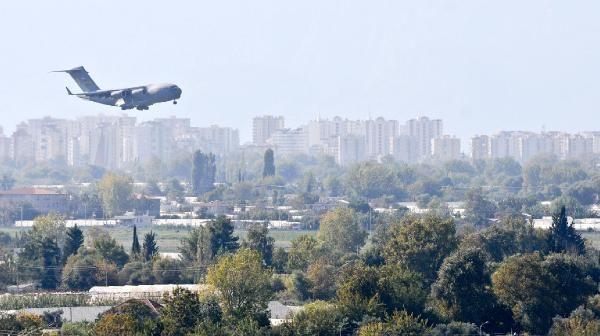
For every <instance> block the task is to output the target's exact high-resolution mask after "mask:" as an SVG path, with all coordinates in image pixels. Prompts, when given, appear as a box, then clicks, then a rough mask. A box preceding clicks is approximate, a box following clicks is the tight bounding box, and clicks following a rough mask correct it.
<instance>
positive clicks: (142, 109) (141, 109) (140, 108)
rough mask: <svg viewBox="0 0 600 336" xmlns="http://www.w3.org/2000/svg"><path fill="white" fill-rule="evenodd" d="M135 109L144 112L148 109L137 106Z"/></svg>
mask: <svg viewBox="0 0 600 336" xmlns="http://www.w3.org/2000/svg"><path fill="white" fill-rule="evenodd" d="M136 109H137V110H138V111H144V110H147V109H148V106H137V107H136Z"/></svg>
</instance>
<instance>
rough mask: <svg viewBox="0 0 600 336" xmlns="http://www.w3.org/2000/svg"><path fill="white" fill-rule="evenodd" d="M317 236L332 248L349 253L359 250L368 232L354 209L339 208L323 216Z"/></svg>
mask: <svg viewBox="0 0 600 336" xmlns="http://www.w3.org/2000/svg"><path fill="white" fill-rule="evenodd" d="M317 237H318V239H319V240H321V241H323V242H324V243H325V244H326V245H328V246H330V247H331V248H332V249H334V250H336V251H340V252H343V253H348V252H358V250H359V249H360V248H361V247H362V246H363V245H364V243H365V239H366V238H367V233H366V232H365V231H364V230H362V228H361V227H360V224H359V221H358V216H357V214H356V212H354V210H352V209H349V208H338V209H335V210H332V211H329V212H328V213H326V214H325V216H323V218H322V219H321V225H320V227H319V232H318V233H317Z"/></svg>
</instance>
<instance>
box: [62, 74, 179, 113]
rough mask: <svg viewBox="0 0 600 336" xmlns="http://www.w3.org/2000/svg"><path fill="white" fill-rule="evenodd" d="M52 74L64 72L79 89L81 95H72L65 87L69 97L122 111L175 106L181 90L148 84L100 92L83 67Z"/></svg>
mask: <svg viewBox="0 0 600 336" xmlns="http://www.w3.org/2000/svg"><path fill="white" fill-rule="evenodd" d="M52 72H66V73H68V74H69V75H71V77H72V78H73V80H75V82H76V83H77V85H78V86H79V88H81V91H83V92H81V93H72V92H71V90H69V88H68V87H67V88H66V89H67V93H68V94H69V96H76V97H78V98H81V99H84V100H89V101H93V102H96V103H100V104H104V105H111V106H118V107H120V108H121V109H122V110H130V109H133V108H135V109H138V110H140V111H142V110H147V109H148V108H149V106H150V105H152V104H156V103H163V102H168V101H171V100H172V101H173V104H177V99H179V98H181V89H180V88H179V87H178V86H177V85H175V84H149V85H142V86H134V87H129V88H124V89H114V90H100V88H99V87H98V85H96V83H95V82H94V80H93V79H92V77H90V74H89V73H88V72H87V71H86V70H85V68H84V67H82V66H79V67H76V68H73V69H70V70H58V71H52Z"/></svg>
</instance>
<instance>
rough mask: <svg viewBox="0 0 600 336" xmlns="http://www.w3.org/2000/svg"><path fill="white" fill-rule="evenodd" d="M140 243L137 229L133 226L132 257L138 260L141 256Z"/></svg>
mask: <svg viewBox="0 0 600 336" xmlns="http://www.w3.org/2000/svg"><path fill="white" fill-rule="evenodd" d="M140 252H141V249H140V241H139V240H138V235H137V227H136V226H135V225H134V226H133V242H132V243H131V256H132V257H134V258H136V257H138V256H139V255H140Z"/></svg>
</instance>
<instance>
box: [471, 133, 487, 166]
mask: <svg viewBox="0 0 600 336" xmlns="http://www.w3.org/2000/svg"><path fill="white" fill-rule="evenodd" d="M489 158H490V137H488V136H487V135H476V136H474V137H472V138H471V159H472V160H473V161H477V160H486V159H489Z"/></svg>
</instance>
